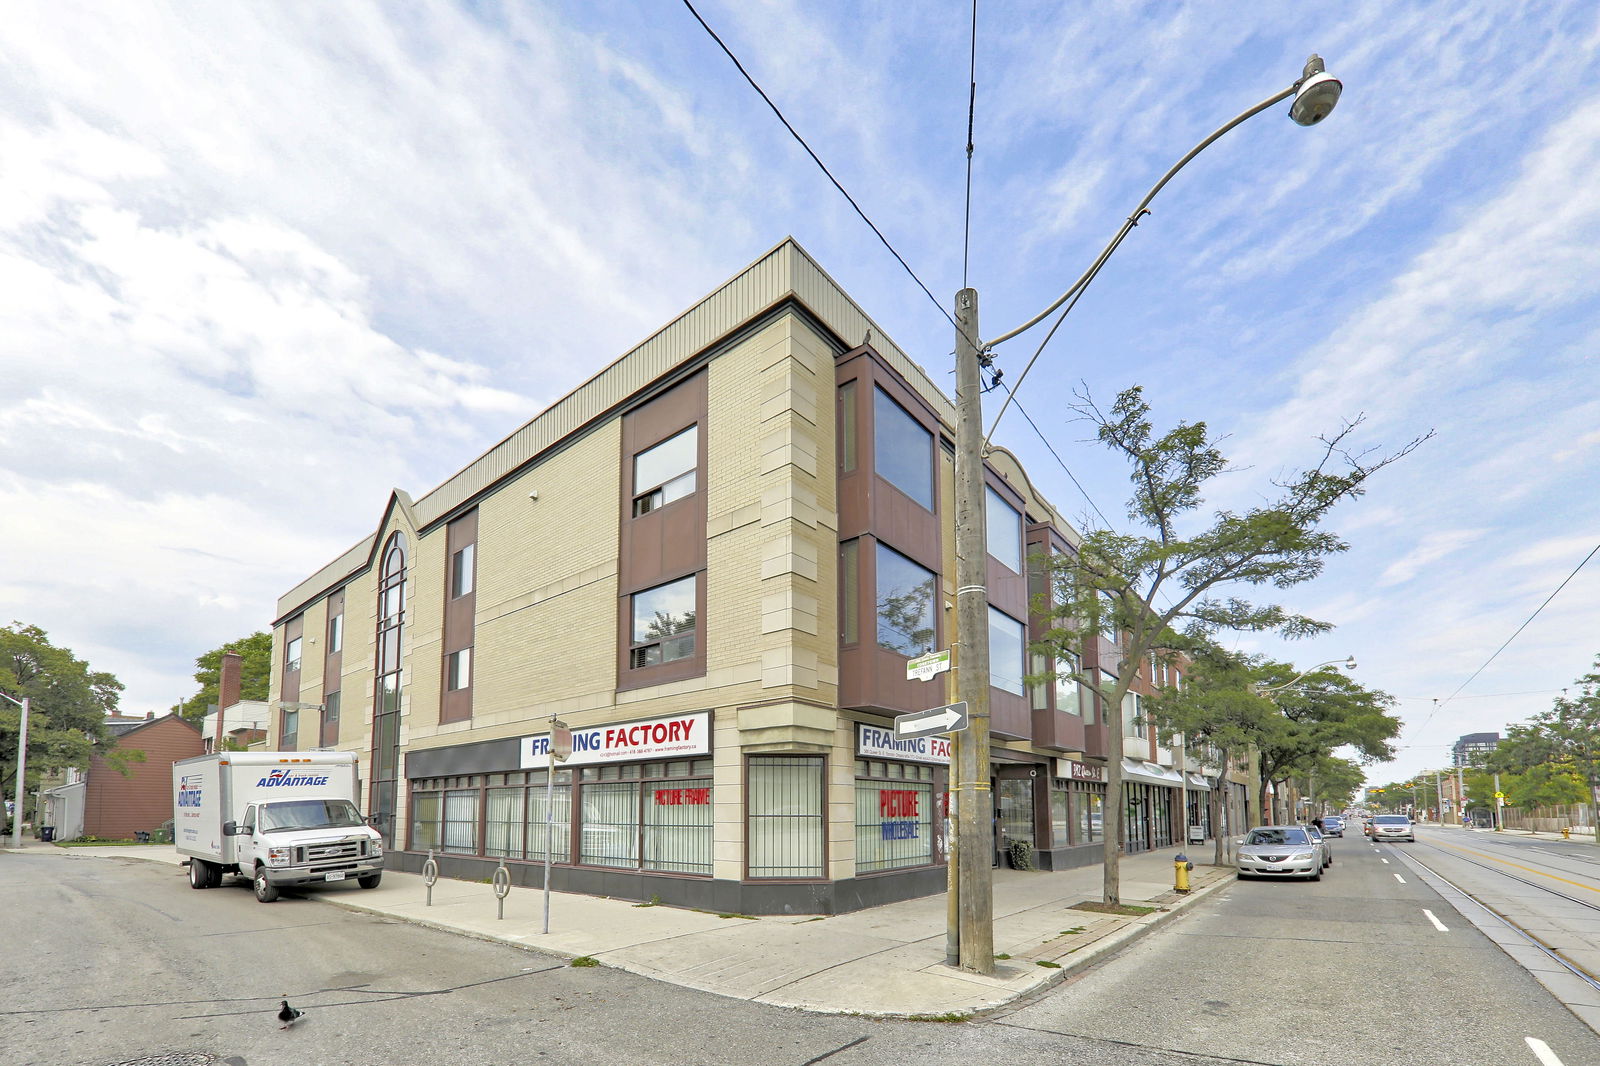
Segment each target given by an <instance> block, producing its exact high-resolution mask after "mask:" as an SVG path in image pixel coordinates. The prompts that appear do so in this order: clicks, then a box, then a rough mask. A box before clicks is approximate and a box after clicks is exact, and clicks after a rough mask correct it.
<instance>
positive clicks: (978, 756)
mask: <svg viewBox="0 0 1600 1066" xmlns="http://www.w3.org/2000/svg"><path fill="white" fill-rule="evenodd" d="M1342 89H1343V86H1342V85H1341V83H1340V82H1339V80H1338V79H1337V78H1335V77H1333V76H1332V75H1330V74H1329V73H1328V72H1327V70H1326V69H1325V68H1324V67H1323V64H1322V59H1321V57H1319V56H1317V55H1312V56H1311V58H1310V59H1308V60H1307V61H1306V65H1305V68H1304V70H1303V71H1302V72H1301V75H1300V77H1299V79H1298V80H1296V81H1295V82H1294V84H1292V85H1290V86H1289V87H1288V88H1287V89H1284V90H1282V91H1280V92H1277V93H1274V94H1273V95H1272V96H1269V97H1268V98H1267V99H1265V100H1263V101H1261V102H1260V103H1259V104H1256V105H1255V106H1254V107H1252V108H1250V109H1249V110H1247V111H1245V112H1243V113H1241V114H1239V115H1237V116H1236V117H1234V118H1233V119H1230V120H1229V121H1228V122H1226V123H1224V124H1223V125H1222V126H1221V127H1219V128H1218V129H1217V130H1216V132H1214V133H1212V134H1211V135H1210V136H1209V137H1207V138H1206V139H1205V140H1203V141H1201V142H1200V143H1199V144H1197V145H1195V146H1194V148H1192V149H1191V150H1190V151H1189V153H1188V154H1187V155H1185V156H1184V157H1183V158H1182V159H1180V160H1178V162H1177V163H1176V164H1175V165H1174V166H1173V167H1172V168H1171V169H1170V170H1168V171H1167V172H1166V173H1165V174H1163V175H1162V176H1161V180H1160V181H1158V182H1156V184H1155V187H1154V188H1152V189H1151V190H1150V192H1149V193H1148V194H1146V196H1145V198H1144V199H1143V200H1141V201H1140V202H1139V206H1138V207H1137V208H1135V209H1134V212H1133V214H1132V215H1130V216H1128V220H1127V221H1126V222H1124V223H1123V225H1122V228H1121V229H1120V230H1119V231H1118V232H1117V235H1116V236H1115V237H1114V238H1112V240H1111V243H1110V244H1108V245H1106V247H1105V249H1104V250H1103V251H1102V252H1101V253H1100V255H1099V256H1098V257H1097V258H1096V259H1095V260H1094V262H1093V263H1092V264H1091V265H1090V267H1089V269H1088V270H1086V271H1085V272H1084V273H1083V275H1082V276H1081V277H1079V278H1078V280H1077V281H1076V282H1074V283H1073V285H1072V287H1071V288H1069V289H1068V290H1067V291H1066V292H1065V293H1063V294H1062V296H1061V298H1060V299H1058V300H1056V302H1055V303H1053V304H1051V305H1050V306H1049V307H1047V308H1045V309H1044V310H1043V311H1041V312H1040V313H1039V314H1037V315H1035V316H1034V317H1033V318H1031V319H1029V320H1028V321H1027V322H1024V323H1023V324H1022V325H1020V326H1018V327H1017V328H1016V329H1013V330H1011V331H1010V332H1008V333H1003V334H1001V335H1000V336H998V337H996V338H994V339H993V340H990V341H985V342H982V343H980V342H979V341H978V337H979V336H980V334H979V333H978V291H977V290H976V289H972V288H965V289H962V290H961V291H960V292H958V293H956V307H955V311H956V314H955V318H956V484H955V512H956V515H955V517H956V624H957V628H958V629H959V631H960V634H961V656H960V659H959V661H958V682H957V691H958V696H957V698H958V699H960V700H962V701H964V702H965V703H966V704H967V708H968V717H969V720H970V723H971V724H970V726H969V727H968V728H967V730H966V731H964V732H961V733H957V734H955V759H954V764H953V766H952V771H953V778H954V780H953V781H952V783H951V793H952V796H953V798H954V799H955V801H956V819H955V822H956V834H955V836H956V842H957V846H956V848H955V858H954V862H955V866H956V868H955V870H954V871H953V872H952V876H951V879H950V889H951V891H950V900H949V926H948V929H947V932H946V937H945V958H946V961H947V962H949V963H952V964H955V963H957V962H959V964H960V966H961V968H962V969H963V970H968V971H971V972H974V973H981V974H992V973H993V972H994V884H993V877H992V874H991V871H990V862H991V855H992V853H993V851H994V826H993V825H992V824H991V822H990V814H991V813H992V805H993V797H992V796H991V795H990V789H989V774H990V764H989V594H988V589H987V588H986V581H987V577H986V570H987V563H986V561H985V555H986V552H987V546H986V534H985V530H984V480H983V450H984V444H985V434H984V432H983V412H982V400H981V395H982V391H983V386H982V381H981V375H980V372H979V364H980V362H983V363H987V362H988V360H989V356H988V351H989V349H991V348H993V347H994V346H995V345H997V344H1001V343H1003V342H1005V341H1008V340H1010V339H1011V338H1013V337H1016V336H1017V335H1019V334H1021V333H1023V332H1025V331H1027V330H1029V329H1031V328H1033V327H1034V326H1035V325H1037V324H1038V323H1040V322H1041V321H1043V320H1044V319H1045V318H1046V317H1047V316H1048V315H1050V314H1051V313H1052V312H1054V311H1055V310H1056V309H1057V308H1058V307H1060V306H1061V305H1062V304H1064V303H1066V302H1067V301H1068V300H1069V299H1072V298H1074V297H1075V296H1077V295H1078V294H1080V293H1081V292H1082V291H1083V290H1084V289H1085V288H1086V287H1087V286H1088V284H1089V282H1091V281H1093V280H1094V276H1095V274H1097V273H1098V272H1099V270H1100V268H1101V267H1102V266H1104V265H1105V262H1106V260H1108V259H1110V258H1111V254H1112V253H1113V252H1115V251H1116V250H1117V246H1118V245H1119V244H1121V243H1122V241H1123V240H1124V238H1126V237H1127V235H1128V234H1129V233H1131V232H1132V231H1133V227H1135V226H1137V225H1138V224H1139V220H1140V218H1142V217H1143V216H1144V215H1145V214H1147V213H1148V209H1149V205H1150V201H1152V200H1153V199H1155V197H1156V194H1157V193H1159V192H1160V191H1161V190H1162V189H1163V188H1164V187H1165V186H1166V184H1167V182H1169V181H1171V180H1172V178H1173V176H1174V175H1176V174H1177V173H1178V171H1180V170H1182V169H1183V168H1184V167H1185V166H1186V165H1188V163H1189V161H1190V160H1191V159H1193V158H1194V157H1195V156H1197V155H1199V154H1200V153H1201V152H1202V151H1204V150H1205V149H1206V148H1207V147H1208V146H1210V145H1211V143H1212V142H1213V141H1215V140H1216V139H1217V138H1219V137H1221V136H1222V135H1223V134H1224V133H1227V132H1228V131H1229V130H1231V129H1233V128H1234V127H1235V126H1237V125H1239V123H1241V122H1243V121H1244V120H1245V119H1247V118H1250V117H1251V116H1253V115H1256V114H1259V113H1260V112H1262V111H1264V110H1266V109H1267V108H1269V107H1271V106H1273V105H1274V104H1278V103H1281V102H1282V101H1284V100H1287V99H1289V98H1290V97H1291V96H1292V97H1294V103H1293V104H1292V105H1291V106H1290V108H1289V117H1290V118H1291V119H1292V120H1294V121H1295V122H1296V123H1298V124H1299V125H1302V126H1314V125H1316V124H1317V123H1319V122H1321V121H1322V120H1323V119H1325V118H1327V117H1328V114H1329V113H1330V112H1331V111H1332V110H1333V107H1334V105H1335V104H1336V103H1338V101H1339V94H1340V92H1341V91H1342ZM1071 309H1072V308H1071V307H1070V306H1069V307H1068V308H1067V310H1068V311H1070V310H1071ZM1062 317H1063V318H1065V313H1063V316H1062ZM1059 324H1060V323H1059V322H1058V323H1057V325H1059ZM1048 339H1049V338H1048V337H1047V338H1046V340H1048ZM1043 350H1044V348H1043V345H1041V346H1040V351H1043ZM980 352H981V353H983V354H982V356H981V357H980ZM1038 357H1039V356H1038V353H1037V352H1036V353H1034V357H1033V358H1034V359H1037V358H1038ZM1032 365H1033V360H1032V359H1030V360H1029V361H1028V367H1032ZM1028 367H1025V368H1024V369H1023V372H1022V375H1021V376H1019V377H1018V379H1017V383H1018V384H1021V380H1022V377H1023V376H1026V375H1027V372H1028ZM1012 394H1013V395H1014V394H1015V387H1013V390H1012ZM1010 402H1011V400H1010V397H1009V396H1008V397H1007V399H1006V403H1005V405H1002V407H1001V410H1000V413H1001V414H1004V413H1005V408H1006V406H1009V405H1010ZM995 421H996V423H998V422H999V417H998V416H997V417H996V419H995ZM990 432H991V433H992V432H993V429H992V428H991V430H990ZM1113 723H1115V724H1114V725H1113ZM1106 724H1107V731H1108V733H1109V734H1113V735H1110V736H1108V738H1107V739H1108V740H1109V741H1111V744H1110V747H1111V752H1110V754H1111V756H1112V757H1110V758H1108V759H1107V760H1106V817H1105V836H1106V840H1105V863H1106V869H1107V874H1106V877H1107V885H1108V887H1109V886H1110V885H1111V883H1112V882H1111V878H1112V876H1113V875H1112V873H1111V867H1112V864H1113V863H1115V862H1116V860H1117V858H1118V855H1117V850H1116V849H1117V848H1118V847H1119V846H1120V840H1118V839H1117V838H1118V837H1119V836H1120V830H1119V827H1120V825H1121V816H1120V813H1119V812H1118V811H1116V810H1113V809H1112V808H1113V807H1115V806H1116V805H1118V804H1120V803H1121V792H1122V730H1121V724H1122V718H1121V716H1120V715H1118V714H1115V713H1113V714H1112V715H1111V716H1110V720H1109V721H1107V723H1106Z"/></svg>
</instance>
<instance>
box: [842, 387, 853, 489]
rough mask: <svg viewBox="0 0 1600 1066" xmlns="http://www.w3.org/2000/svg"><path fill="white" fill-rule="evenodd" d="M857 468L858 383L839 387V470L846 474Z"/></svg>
mask: <svg viewBox="0 0 1600 1066" xmlns="http://www.w3.org/2000/svg"><path fill="white" fill-rule="evenodd" d="M855 468H856V383H855V382H854V381H847V382H845V383H844V384H843V385H840V386H839V469H840V470H842V471H844V472H845V473H846V474H848V473H850V471H852V470H854V469H855Z"/></svg>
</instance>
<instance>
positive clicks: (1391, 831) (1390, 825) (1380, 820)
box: [1372, 814, 1417, 843]
mask: <svg viewBox="0 0 1600 1066" xmlns="http://www.w3.org/2000/svg"><path fill="white" fill-rule="evenodd" d="M1372 839H1373V841H1374V842H1376V841H1379V840H1409V841H1411V842H1413V843H1415V842H1416V839H1417V831H1416V829H1415V827H1413V826H1412V824H1411V818H1410V816H1409V815H1404V814H1380V815H1378V816H1377V817H1376V818H1374V819H1372Z"/></svg>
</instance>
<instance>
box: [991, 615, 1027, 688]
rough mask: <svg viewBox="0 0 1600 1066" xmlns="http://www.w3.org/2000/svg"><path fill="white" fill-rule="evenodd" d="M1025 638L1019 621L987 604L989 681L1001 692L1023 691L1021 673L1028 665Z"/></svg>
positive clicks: (1025, 670)
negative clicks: (988, 606)
mask: <svg viewBox="0 0 1600 1066" xmlns="http://www.w3.org/2000/svg"><path fill="white" fill-rule="evenodd" d="M1025 638H1026V632H1025V630H1024V629H1023V625H1022V623H1021V622H1019V621H1017V620H1016V619H1015V618H1012V617H1011V616H1010V615H1008V614H1006V613H1005V612H1003V611H998V610H996V609H995V608H994V607H990V608H989V684H991V685H993V686H994V687H995V688H997V689H1000V690H1001V691H1002V692H1011V693H1014V694H1016V695H1018V696H1020V695H1022V676H1023V674H1024V673H1026V672H1027V668H1028V660H1027V659H1026V657H1025V655H1026V646H1027V640H1026V639H1025Z"/></svg>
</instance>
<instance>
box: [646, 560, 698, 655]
mask: <svg viewBox="0 0 1600 1066" xmlns="http://www.w3.org/2000/svg"><path fill="white" fill-rule="evenodd" d="M694 601H695V579H694V578H693V577H686V578H683V579H682V580H680V581H674V582H672V583H671V584H668V585H657V586H656V587H655V588H653V589H648V590H646V591H644V592H637V593H635V594H634V596H633V642H634V643H635V644H646V643H649V642H651V641H659V640H661V639H662V638H664V637H670V636H673V635H675V634H679V633H688V634H690V641H689V648H690V651H691V652H692V651H693V648H694V642H693V631H694V622H695V618H694V613H695V602H694Z"/></svg>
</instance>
